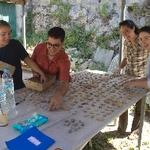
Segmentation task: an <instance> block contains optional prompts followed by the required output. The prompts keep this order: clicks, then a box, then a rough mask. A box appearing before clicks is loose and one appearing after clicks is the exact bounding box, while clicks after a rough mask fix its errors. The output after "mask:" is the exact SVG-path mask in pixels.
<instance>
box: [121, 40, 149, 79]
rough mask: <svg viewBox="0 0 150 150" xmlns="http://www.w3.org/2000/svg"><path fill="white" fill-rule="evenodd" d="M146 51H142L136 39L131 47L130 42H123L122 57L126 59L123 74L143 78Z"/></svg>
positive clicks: (146, 56)
mask: <svg viewBox="0 0 150 150" xmlns="http://www.w3.org/2000/svg"><path fill="white" fill-rule="evenodd" d="M148 55H149V53H148V50H144V49H142V47H141V46H140V44H139V41H138V39H136V43H135V45H134V46H133V45H132V43H131V42H127V41H125V42H124V57H125V58H127V65H126V69H125V73H126V74H128V75H131V76H136V77H145V76H146V72H145V68H146V64H147V58H148Z"/></svg>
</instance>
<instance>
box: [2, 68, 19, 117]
mask: <svg viewBox="0 0 150 150" xmlns="http://www.w3.org/2000/svg"><path fill="white" fill-rule="evenodd" d="M2 85H3V90H4V93H5V95H6V102H7V103H8V106H9V112H8V118H13V117H15V115H16V113H17V111H16V102H15V97H14V83H13V78H12V77H11V74H10V72H9V70H8V69H4V70H3V74H2Z"/></svg>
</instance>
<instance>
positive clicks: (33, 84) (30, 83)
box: [25, 76, 56, 92]
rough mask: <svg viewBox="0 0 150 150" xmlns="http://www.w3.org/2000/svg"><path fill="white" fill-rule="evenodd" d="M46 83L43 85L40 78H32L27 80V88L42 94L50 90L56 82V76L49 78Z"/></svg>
mask: <svg viewBox="0 0 150 150" xmlns="http://www.w3.org/2000/svg"><path fill="white" fill-rule="evenodd" d="M47 79H48V81H46V83H41V82H40V78H39V77H32V78H29V79H27V80H25V86H26V88H29V89H32V90H36V91H39V92H42V91H44V90H46V89H47V88H49V87H50V86H51V85H52V84H53V83H54V82H55V79H56V78H55V76H48V77H47Z"/></svg>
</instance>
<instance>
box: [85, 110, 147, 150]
mask: <svg viewBox="0 0 150 150" xmlns="http://www.w3.org/2000/svg"><path fill="white" fill-rule="evenodd" d="M132 119H133V113H132V111H131V110H130V113H129V122H128V128H127V134H126V135H120V134H119V133H118V132H117V126H118V125H117V122H118V119H117V121H116V124H115V125H114V123H113V122H112V123H110V125H108V126H106V127H105V128H104V129H103V130H102V131H101V132H100V133H99V134H98V135H96V136H95V137H94V138H93V139H92V141H91V142H90V143H89V144H87V145H86V146H85V148H84V149H83V150H138V147H137V144H138V139H137V138H134V139H132V140H131V139H129V135H130V129H131V123H132ZM141 150H150V112H146V113H145V120H144V126H143V134H142V144H141Z"/></svg>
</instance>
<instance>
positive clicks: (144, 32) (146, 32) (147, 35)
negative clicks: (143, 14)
mask: <svg viewBox="0 0 150 150" xmlns="http://www.w3.org/2000/svg"><path fill="white" fill-rule="evenodd" d="M139 40H140V45H141V46H142V47H143V48H144V49H147V50H148V52H149V54H150V26H145V27H142V28H141V29H140V31H139ZM146 72H147V76H146V78H141V79H135V80H131V81H128V82H126V83H125V85H126V86H128V87H142V88H145V89H150V55H149V57H148V60H147V67H146Z"/></svg>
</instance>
